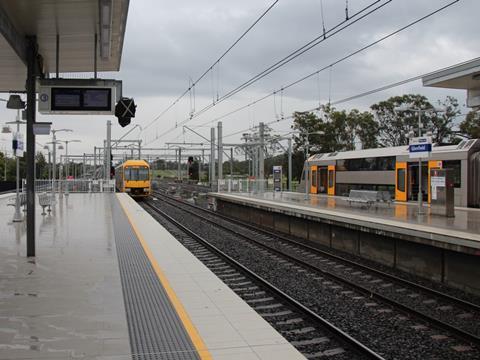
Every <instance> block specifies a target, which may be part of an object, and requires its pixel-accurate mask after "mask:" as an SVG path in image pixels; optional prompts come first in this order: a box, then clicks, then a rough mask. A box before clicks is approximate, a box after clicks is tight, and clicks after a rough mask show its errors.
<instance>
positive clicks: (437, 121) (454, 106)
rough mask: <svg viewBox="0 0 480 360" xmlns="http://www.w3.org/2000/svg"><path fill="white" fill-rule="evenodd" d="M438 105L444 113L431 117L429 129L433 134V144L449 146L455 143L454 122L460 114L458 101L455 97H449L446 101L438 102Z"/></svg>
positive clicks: (434, 114)
mask: <svg viewBox="0 0 480 360" xmlns="http://www.w3.org/2000/svg"><path fill="white" fill-rule="evenodd" d="M438 105H439V107H440V108H442V109H443V110H444V111H443V112H441V113H433V114H432V115H431V117H430V123H429V129H430V130H431V131H432V133H433V142H435V143H437V144H440V145H441V144H449V143H451V142H452V141H454V133H453V129H452V127H453V121H454V119H455V118H456V117H457V116H458V114H460V108H459V106H458V100H457V99H456V98H454V97H453V96H447V97H446V99H445V100H444V101H438Z"/></svg>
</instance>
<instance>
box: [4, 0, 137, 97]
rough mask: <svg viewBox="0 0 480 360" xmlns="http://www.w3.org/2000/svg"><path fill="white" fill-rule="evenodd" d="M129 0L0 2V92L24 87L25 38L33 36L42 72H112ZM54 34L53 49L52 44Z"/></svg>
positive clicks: (117, 59) (116, 67)
mask: <svg viewBox="0 0 480 360" xmlns="http://www.w3.org/2000/svg"><path fill="white" fill-rule="evenodd" d="M128 7H129V0H1V1H0V92H8V91H25V79H26V78H27V67H26V57H27V56H26V51H27V50H26V49H27V41H26V36H29V35H34V36H36V37H37V43H38V53H39V54H40V56H41V57H42V61H43V63H42V61H40V64H41V67H42V69H41V70H42V71H43V73H55V72H56V69H57V61H56V59H57V49H58V60H59V61H58V69H59V72H62V73H70V72H93V71H94V63H95V56H94V54H95V34H97V71H118V70H119V69H120V62H121V56H122V49H123V42H124V36H125V27H126V22H127V13H128ZM57 35H58V47H57Z"/></svg>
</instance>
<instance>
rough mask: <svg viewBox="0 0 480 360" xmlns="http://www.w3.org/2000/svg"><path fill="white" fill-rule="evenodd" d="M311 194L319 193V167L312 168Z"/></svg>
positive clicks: (313, 166)
mask: <svg viewBox="0 0 480 360" xmlns="http://www.w3.org/2000/svg"><path fill="white" fill-rule="evenodd" d="M310 174H311V177H310V193H311V194H316V193H317V190H318V188H317V165H312V166H310Z"/></svg>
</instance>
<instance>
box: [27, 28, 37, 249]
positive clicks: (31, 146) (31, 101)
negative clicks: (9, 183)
mask: <svg viewBox="0 0 480 360" xmlns="http://www.w3.org/2000/svg"><path fill="white" fill-rule="evenodd" d="M27 39H28V40H27V41H28V45H27V84H26V85H27V86H26V90H27V164H26V165H27V257H31V256H35V134H34V132H33V125H34V124H35V115H36V111H37V104H36V99H35V95H36V92H35V79H36V68H37V63H36V62H37V55H38V45H37V39H36V37H35V36H31V37H30V36H29V37H28V38H27Z"/></svg>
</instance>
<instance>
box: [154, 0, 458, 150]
mask: <svg viewBox="0 0 480 360" xmlns="http://www.w3.org/2000/svg"><path fill="white" fill-rule="evenodd" d="M382 1H384V0H376V1H374V2H372V3H371V4H369V5H367V6H365V7H364V8H362V9H361V10H359V11H357V12H356V13H355V14H353V15H352V16H350V18H349V19H348V20H343V21H341V22H339V23H338V24H336V25H335V26H333V27H332V28H330V29H329V30H327V31H326V33H325V36H324V34H322V35H319V36H317V37H316V38H314V39H313V40H311V41H309V42H308V43H306V44H304V45H303V46H301V47H300V48H298V49H297V50H295V51H293V52H292V53H290V54H289V55H287V56H285V57H284V58H282V59H281V60H279V61H277V62H276V63H274V64H273V65H270V66H269V67H268V68H266V69H264V70H263V71H261V72H260V73H259V74H257V75H255V76H254V77H252V78H251V79H249V80H247V81H246V82H244V83H243V84H241V85H239V86H238V87H236V88H235V89H233V90H231V91H229V92H228V93H226V94H224V95H222V96H221V97H220V98H217V101H216V102H215V103H212V104H209V105H207V106H205V107H204V108H202V109H200V110H199V111H198V112H196V113H195V114H194V115H193V116H190V117H188V118H187V119H184V120H183V121H181V122H180V123H179V124H176V126H174V127H172V128H170V129H168V130H166V131H164V132H163V133H161V134H160V135H159V137H157V138H155V139H153V140H152V141H151V142H153V141H155V140H158V139H159V138H161V137H163V136H164V135H166V134H168V133H170V132H172V131H174V130H175V129H176V128H177V127H178V125H184V124H186V123H187V122H189V121H191V120H192V119H194V118H197V117H198V116H200V115H202V114H203V113H205V112H206V111H208V110H210V109H211V108H213V107H214V106H216V105H217V104H219V103H220V102H223V101H224V100H226V99H228V98H230V97H232V96H233V95H235V94H237V93H238V92H240V91H242V90H244V89H245V88H247V87H249V86H250V85H252V84H253V83H255V82H257V81H258V80H260V79H262V78H264V77H265V76H267V75H269V74H270V73H272V72H273V71H275V70H277V69H279V68H280V67H282V66H284V65H286V64H287V63H289V62H290V61H292V60H294V59H296V58H297V57H299V56H300V55H303V54H304V53H305V52H307V51H309V50H311V49H312V48H313V47H315V46H317V45H319V44H320V43H322V42H324V41H325V40H326V39H329V38H331V37H333V36H334V35H336V34H338V33H340V32H341V31H343V30H345V29H346V28H348V27H350V26H352V25H353V24H355V23H357V22H358V21H360V20H362V19H364V18H365V17H367V16H369V15H371V14H372V13H374V12H376V11H378V10H379V9H381V8H383V7H384V6H385V5H387V4H389V3H390V2H392V1H393V0H386V2H383V3H381V2H382ZM458 1H459V0H458ZM378 3H381V4H380V5H378V6H376V7H375V5H376V4H378ZM372 8H373V9H372ZM357 17H358V18H357ZM355 18H356V19H355ZM352 19H354V20H353V21H351V22H350V20H352Z"/></svg>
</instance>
